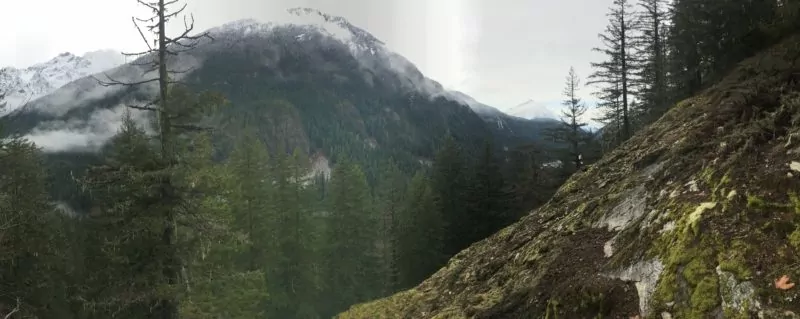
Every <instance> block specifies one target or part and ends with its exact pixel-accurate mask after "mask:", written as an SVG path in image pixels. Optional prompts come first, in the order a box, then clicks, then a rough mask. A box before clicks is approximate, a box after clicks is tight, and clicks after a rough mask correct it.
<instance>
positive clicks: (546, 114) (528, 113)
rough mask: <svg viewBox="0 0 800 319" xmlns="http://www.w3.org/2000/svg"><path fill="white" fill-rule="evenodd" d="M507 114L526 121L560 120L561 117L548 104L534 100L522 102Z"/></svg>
mask: <svg viewBox="0 0 800 319" xmlns="http://www.w3.org/2000/svg"><path fill="white" fill-rule="evenodd" d="M506 113H508V114H509V115H513V116H516V117H521V118H524V119H541V118H547V119H558V117H559V114H558V113H557V112H554V111H553V110H551V109H550V107H548V105H547V104H546V103H544V102H538V101H534V100H527V101H525V102H522V103H520V104H518V105H516V106H514V107H512V108H510V109H508V111H506Z"/></svg>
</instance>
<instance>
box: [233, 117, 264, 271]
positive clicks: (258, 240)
mask: <svg viewBox="0 0 800 319" xmlns="http://www.w3.org/2000/svg"><path fill="white" fill-rule="evenodd" d="M269 165H270V158H269V154H268V153H267V148H266V146H265V145H264V143H262V142H261V141H260V140H259V138H258V136H257V135H256V132H255V131H254V130H253V129H251V128H247V129H245V131H244V134H242V136H241V137H240V138H239V140H238V141H237V142H236V145H235V146H234V149H233V152H232V153H231V155H230V158H229V159H228V163H227V166H228V171H229V174H230V178H229V181H230V190H229V197H230V200H231V205H230V206H231V208H232V213H233V216H234V228H235V229H236V230H237V231H239V232H242V233H243V234H245V236H247V239H248V241H249V244H248V246H249V248H248V253H247V254H245V255H244V256H243V257H244V260H242V262H243V266H244V268H245V269H248V270H257V269H261V268H262V267H263V265H264V263H265V260H266V257H265V250H266V249H267V245H268V243H270V242H271V238H269V237H268V236H270V231H272V229H267V227H268V226H269V225H270V224H269V222H270V221H269V218H270V216H269V213H270V212H271V211H270V206H269V205H270V204H271V203H270V199H271V198H270V196H271V194H272V176H271V174H270V166H269Z"/></svg>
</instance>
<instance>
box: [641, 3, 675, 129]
mask: <svg viewBox="0 0 800 319" xmlns="http://www.w3.org/2000/svg"><path fill="white" fill-rule="evenodd" d="M638 6H639V8H640V9H641V11H639V12H637V16H636V21H635V24H634V27H635V31H636V36H635V37H634V38H633V39H632V44H633V49H634V50H635V63H636V64H637V65H638V67H637V74H636V77H635V78H634V79H633V82H632V84H633V85H632V86H633V91H634V94H635V95H636V96H637V97H638V98H639V100H640V101H641V103H640V104H639V105H638V106H639V108H640V109H636V108H633V109H634V111H635V112H636V113H638V114H639V116H638V117H639V118H638V120H639V122H641V123H650V122H652V121H654V120H656V119H657V118H658V117H659V116H660V115H661V114H663V113H664V112H666V109H667V106H668V104H669V100H668V96H667V93H668V88H667V49H666V34H667V23H668V19H669V16H668V14H669V12H668V11H667V10H668V9H669V8H668V4H667V2H666V1H665V0H639V2H638Z"/></svg>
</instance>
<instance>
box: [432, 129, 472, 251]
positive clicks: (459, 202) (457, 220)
mask: <svg viewBox="0 0 800 319" xmlns="http://www.w3.org/2000/svg"><path fill="white" fill-rule="evenodd" d="M465 165H466V164H465V163H464V155H463V153H462V152H461V150H460V148H459V146H458V145H457V144H456V141H455V140H454V139H453V137H452V136H449V135H448V136H447V137H445V139H444V143H443V144H442V146H441V148H440V149H439V151H438V152H437V154H436V158H435V159H434V162H433V171H432V176H431V187H432V190H433V194H434V198H435V203H436V208H437V210H438V212H439V215H440V216H441V217H442V219H443V222H444V227H445V234H444V237H443V241H444V247H443V249H444V253H445V255H446V256H447V257H448V258H449V257H451V256H453V255H455V254H456V253H458V252H459V251H461V250H462V249H464V248H466V247H467V246H469V245H470V244H471V243H472V239H473V238H474V236H471V235H470V234H469V233H470V232H471V231H472V230H471V228H470V226H472V225H470V221H469V220H468V218H467V205H466V193H467V187H468V183H467V180H466V178H465V177H466V166H465Z"/></svg>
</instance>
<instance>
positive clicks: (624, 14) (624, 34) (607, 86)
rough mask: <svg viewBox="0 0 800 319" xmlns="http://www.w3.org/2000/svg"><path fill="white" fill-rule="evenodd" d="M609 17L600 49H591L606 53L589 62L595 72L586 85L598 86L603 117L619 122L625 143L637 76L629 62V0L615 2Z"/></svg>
mask: <svg viewBox="0 0 800 319" xmlns="http://www.w3.org/2000/svg"><path fill="white" fill-rule="evenodd" d="M608 16H609V24H608V26H607V27H606V30H605V32H604V33H601V34H600V35H599V36H600V40H601V42H602V43H603V47H600V48H595V49H594V50H595V51H598V52H600V53H603V54H605V55H606V60H605V61H603V62H597V63H592V67H593V68H595V72H594V73H592V74H591V75H590V76H589V82H588V84H597V85H600V92H601V93H600V97H601V98H602V99H603V102H604V103H603V104H601V105H602V106H604V107H605V108H606V114H607V115H606V118H607V119H613V120H616V121H619V126H620V128H621V131H620V140H621V141H625V140H627V139H628V138H630V136H631V134H632V133H633V132H632V127H631V118H630V108H629V107H630V102H631V98H632V97H631V91H630V89H631V87H630V86H631V80H632V78H633V75H634V74H635V73H636V65H635V63H632V62H633V60H634V59H633V50H632V42H631V40H632V37H633V13H632V9H631V6H630V4H629V3H628V0H614V3H613V5H612V6H611V9H610V12H609V14H608ZM617 99H619V100H617Z"/></svg>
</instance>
